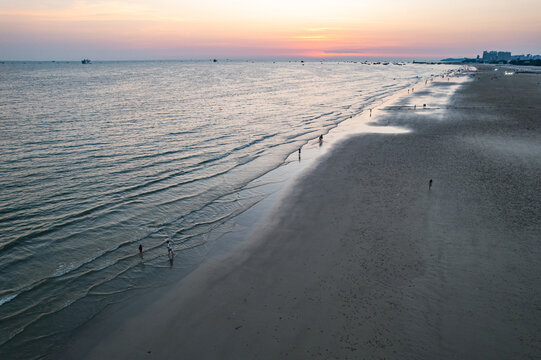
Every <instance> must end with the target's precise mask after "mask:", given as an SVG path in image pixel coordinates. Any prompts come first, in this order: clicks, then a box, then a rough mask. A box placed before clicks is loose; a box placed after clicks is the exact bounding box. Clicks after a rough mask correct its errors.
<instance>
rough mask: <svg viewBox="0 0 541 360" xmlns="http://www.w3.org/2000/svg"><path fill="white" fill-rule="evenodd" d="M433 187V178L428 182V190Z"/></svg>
mask: <svg viewBox="0 0 541 360" xmlns="http://www.w3.org/2000/svg"><path fill="white" fill-rule="evenodd" d="M431 188H432V179H430V181H429V182H428V190H430V189H431Z"/></svg>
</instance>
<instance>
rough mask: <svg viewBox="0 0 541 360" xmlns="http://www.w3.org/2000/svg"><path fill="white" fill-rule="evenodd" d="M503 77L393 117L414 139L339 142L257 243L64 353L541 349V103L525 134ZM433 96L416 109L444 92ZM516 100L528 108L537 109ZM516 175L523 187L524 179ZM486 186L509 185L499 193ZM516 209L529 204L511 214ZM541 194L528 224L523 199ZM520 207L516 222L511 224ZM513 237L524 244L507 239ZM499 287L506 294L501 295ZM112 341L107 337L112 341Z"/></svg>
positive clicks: (453, 353) (268, 354) (386, 117)
mask: <svg viewBox="0 0 541 360" xmlns="http://www.w3.org/2000/svg"><path fill="white" fill-rule="evenodd" d="M491 75H492V74H490V73H488V72H486V71H481V72H480V74H479V76H480V78H482V79H481V80H476V81H475V82H473V83H471V84H469V85H467V86H465V87H464V88H462V89H461V90H460V91H459V93H457V94H456V95H455V96H454V97H453V103H452V104H450V106H448V107H443V106H442V107H441V108H438V109H436V107H435V106H434V108H433V109H431V108H429V109H428V110H427V111H424V112H419V111H397V110H393V109H387V110H385V112H386V113H387V114H383V115H381V116H379V115H378V119H379V123H380V124H389V125H394V126H404V125H406V126H407V127H411V128H413V132H411V133H407V134H401V135H377V134H367V135H357V136H353V137H351V138H348V139H347V140H345V141H343V142H341V143H340V144H337V145H336V146H335V147H334V149H333V151H332V152H329V153H327V154H326V155H325V159H323V161H321V162H318V163H317V164H315V165H314V167H313V168H311V169H310V171H308V172H305V173H303V174H302V175H301V176H300V177H299V178H298V179H297V180H296V181H295V184H294V186H293V187H292V188H290V189H289V190H288V192H287V194H286V195H285V197H286V198H287V200H286V201H281V202H279V203H278V204H277V206H276V207H275V208H274V210H273V211H272V213H271V214H270V216H269V217H267V219H266V221H265V222H264V223H263V224H261V225H260V226H259V228H258V229H257V231H256V232H255V233H254V234H253V235H252V240H253V241H251V242H250V243H249V244H243V245H242V246H240V248H239V249H236V250H239V251H236V252H235V254H234V255H232V256H226V257H222V258H220V259H216V261H213V262H212V264H210V263H209V264H205V266H203V267H202V268H201V269H198V270H196V271H195V272H194V273H192V274H191V275H189V276H188V277H187V278H186V279H184V280H183V281H182V282H181V283H180V284H179V286H178V287H176V288H174V289H170V290H167V291H166V293H165V294H163V295H162V296H160V297H159V298H158V299H156V298H155V296H154V295H152V296H150V295H149V297H151V298H152V299H148V298H147V299H143V298H140V299H139V300H137V301H134V303H133V304H132V307H131V308H130V309H119V310H120V312H119V313H118V314H109V315H112V316H113V318H111V319H108V320H107V319H101V320H100V321H105V322H102V323H100V322H99V321H98V322H95V323H94V326H93V327H92V326H90V327H86V328H85V329H81V331H80V332H79V334H78V335H77V336H76V337H75V338H74V339H73V341H70V344H69V345H68V349H67V352H63V356H64V357H66V358H69V357H70V356H77V357H81V354H82V353H83V354H85V355H86V357H85V358H88V359H92V358H100V357H110V358H145V357H148V356H151V357H153V358H168V357H171V356H174V357H186V358H196V359H205V358H209V359H211V358H219V357H226V358H269V359H270V358H334V357H336V358H359V357H368V358H374V357H380V356H381V357H387V358H430V357H432V358H434V357H438V358H457V357H461V358H478V357H483V356H485V357H496V358H498V357H501V358H506V357H517V356H519V357H520V356H522V357H526V358H527V357H530V356H536V355H539V354H540V353H541V352H540V351H539V349H540V347H539V345H540V344H539V342H538V341H537V342H536V340H535V334H536V333H539V330H540V329H539V325H537V324H539V323H541V321H539V320H541V314H540V311H539V310H538V309H539V308H537V310H536V306H537V305H536V303H535V296H534V295H539V294H540V289H541V285H540V283H539V279H538V277H536V275H535V273H536V270H539V260H536V257H535V256H536V255H535V254H536V252H537V255H539V250H536V249H535V248H532V244H533V243H534V241H533V240H534V238H535V237H536V236H539V234H540V226H539V223H538V222H537V223H535V221H533V220H532V219H533V218H532V216H535V214H536V210H539V209H540V208H541V205H540V202H541V200H540V199H539V194H538V192H537V193H536V192H535V187H533V190H532V185H535V184H536V183H535V181H537V182H538V181H539V180H536V179H538V178H539V177H536V176H537V175H539V173H540V170H539V169H540V168H541V167H540V164H539V160H538V159H539V157H536V156H537V155H538V152H539V150H538V148H535V147H534V148H533V155H532V153H531V151H532V150H531V149H530V148H529V147H528V144H529V143H528V139H529V138H528V136H530V135H528V134H529V133H530V132H531V131H532V130H529V129H533V131H534V139H535V136H538V135H539V126H538V124H537V122H536V121H537V120H536V119H535V117H536V116H537V115H538V113H535V111H539V109H536V108H535V101H534V102H532V101H531V100H530V102H527V103H526V105H525V107H524V109H523V110H522V113H521V115H522V116H523V117H524V116H525V117H526V118H528V119H529V120H528V121H527V124H526V125H527V127H526V128H525V127H524V126H525V124H522V123H520V124H519V123H516V121H514V120H513V118H512V117H513V116H515V114H513V112H514V111H515V110H516V108H515V107H511V106H509V104H507V106H508V108H509V109H511V110H512V111H511V113H510V114H505V111H506V110H505V109H504V114H502V115H500V114H499V113H500V112H501V110H502V109H501V108H499V107H498V106H497V104H494V106H493V107H494V109H495V110H491V109H488V110H487V106H486V104H487V99H488V100H490V101H493V100H492V98H491V97H493V96H495V95H498V94H494V93H492V92H490V91H489V93H488V94H487V96H485V98H483V96H482V94H481V95H479V91H480V89H483V86H486V85H487V84H489V85H491V84H490V82H491V81H494V80H493V79H491V78H490V76H491ZM517 76H518V75H517ZM533 76H535V75H533ZM516 79H517V78H510V77H509V78H500V79H497V80H496V81H498V82H508V80H509V81H515V80H516ZM519 80H522V81H521V82H519V83H518V84H519V85H520V84H523V85H524V83H525V82H526V80H523V79H519ZM479 84H481V87H480V86H478V85H479ZM483 84H484V85H483ZM498 84H500V83H498ZM510 84H511V83H509V84H507V83H505V84H504V85H507V86H510ZM528 84H530V83H527V84H526V85H528ZM511 85H513V86H516V85H517V84H516V81H515V82H513V83H512V84H511ZM440 86H441V87H444V86H446V85H445V84H441V85H440ZM503 87H504V88H505V86H503ZM434 89H436V87H434ZM528 89H530V90H531V84H530V87H529V88H528ZM534 90H535V88H534ZM476 91H477V93H476ZM425 92H427V93H423V92H422V91H419V92H417V93H416V94H415V99H419V96H420V97H422V96H431V95H434V94H430V93H429V92H430V89H426V90H425ZM435 94H436V95H437V92H436V93H435ZM506 95H508V94H506ZM501 96H503V95H501ZM517 97H518V96H517ZM433 98H434V99H437V96H435V97H434V96H433ZM537 98H538V97H537ZM412 99H413V97H411V98H408V99H405V100H404V101H403V102H402V103H401V106H408V105H409V104H411V100H412ZM534 99H535V97H534ZM510 100H512V101H513V104H514V105H515V106H516V105H517V103H516V101H518V100H524V99H510ZM472 102H473V103H474V105H475V106H471V105H470V106H465V105H469V104H471V103H472ZM489 103H490V102H489ZM532 107H533V109H534V110H532ZM532 112H533V113H534V114H533V116H532ZM507 116H510V117H511V120H509V119H508V118H507ZM471 118H474V119H475V121H471V120H470V119H471ZM494 123H497V124H498V126H500V125H501V124H503V125H505V129H514V128H515V127H516V129H514V130H515V131H514V132H513V137H512V140H514V142H512V143H511V144H510V147H512V149H511V150H512V151H511V155H512V157H518V159H519V160H520V161H524V164H523V163H521V162H520V161H519V164H518V165H517V164H516V163H513V161H508V163H505V166H504V167H503V168H504V171H503V174H502V175H499V173H501V172H502V167H501V166H499V165H500V162H501V160H502V159H504V160H505V159H506V156H509V154H508V153H504V154H501V153H499V152H498V151H499V149H498V145H500V143H503V144H505V140H506V139H507V140H509V135H508V134H507V133H506V132H501V131H499V130H498V127H497V126H494ZM472 130H473V132H472ZM487 132H488V133H489V134H490V135H491V136H486V134H485V133H487ZM494 134H496V135H497V136H495V135H494ZM498 137H500V138H501V139H500V138H498ZM502 139H503V140H502ZM518 140H520V141H518ZM498 141H500V143H498ZM524 141H526V146H524V144H522V143H523V142H524ZM524 159H525V160H524ZM474 160H475V161H474ZM513 160H516V159H515V158H513ZM495 164H498V166H496V165H495ZM525 164H526V165H527V166H526V167H525ZM480 167H481V168H480ZM514 167H518V169H519V170H521V171H522V172H521V175H523V176H522V178H521V179H518V180H517V179H514V177H513V176H512V171H511V170H513V169H514ZM527 169H529V170H527ZM509 176H511V180H508V177H509ZM485 177H488V178H490V179H496V180H498V181H494V182H493V183H491V184H489V186H487V183H486V178H485ZM429 178H431V179H434V186H433V188H432V189H431V190H430V191H428V189H427V185H428V183H427V181H428V179H429ZM502 180H506V182H505V183H504V184H502ZM519 180H520V183H521V184H522V185H524V187H520V186H511V188H512V189H513V190H514V192H513V193H511V194H505V196H504V197H503V198H502V199H500V198H499V191H500V190H502V189H501V187H504V185H506V186H508V185H509V184H511V185H516V184H517V183H518V182H519ZM532 182H533V184H532ZM299 185H302V186H299ZM538 185H539V184H538ZM538 189H539V187H538ZM473 190H475V191H473ZM472 194H473V195H472ZM510 199H513V200H514V201H515V202H516V204H511V205H509V204H508V202H509V200H510ZM532 199H533V201H534V202H533V203H532V204H530V205H529V209H530V212H526V214H523V213H522V211H521V209H522V207H523V205H524V204H523V203H524V201H526V200H527V202H530V201H531V200H532ZM501 207H506V208H507V209H505V210H507V212H504V211H503V209H501ZM509 211H510V212H511V215H513V214H514V213H515V212H517V213H518V214H515V215H516V216H511V220H508V219H507V218H506V217H505V215H508V213H509ZM537 213H539V212H538V211H537ZM515 222H517V224H515ZM524 223H526V224H527V225H528V226H527V227H525V228H524V227H519V226H518V225H523V224H524ZM517 234H518V236H517ZM511 235H513V236H517V237H518V239H520V240H521V242H520V246H518V245H515V244H509V239H510V236H511ZM331 240H332V241H331ZM455 242H456V243H455ZM494 244H495V245H497V246H495V247H494ZM509 247H511V248H509ZM524 259H526V260H528V261H526V262H525V263H520V262H517V260H524ZM537 259H539V256H537ZM475 265H476V266H478V267H477V268H476V267H475ZM509 266H511V268H510V269H508V267H509ZM536 266H537V267H536ZM528 267H531V268H532V269H531V270H530V271H528ZM517 269H518V270H517ZM476 270H477V271H478V272H476ZM479 270H481V271H479ZM494 274H496V275H494ZM491 275H492V276H491ZM496 281H497V283H498V284H499V285H498V286H499V288H497V289H496V288H494V287H490V286H489V285H495V284H496ZM485 284H487V285H485ZM502 284H503V286H502ZM519 285H520V286H519ZM516 291H519V295H522V296H515V295H516V293H515V292H516ZM528 294H529V295H531V296H530V297H529V296H525V295H528ZM537 298H539V296H537ZM492 299H495V300H496V301H491V300H492ZM513 319H518V320H519V321H520V323H519V324H515V327H517V326H518V328H519V330H516V328H515V330H514V331H510V332H511V333H508V332H509V331H506V329H504V325H505V324H507V325H506V326H505V327H506V328H508V327H509V326H511V325H512V324H513V323H512V320H513ZM510 321H511V322H510ZM104 326H105V327H104ZM100 327H101V328H100ZM103 331H106V332H107V333H108V334H110V336H108V337H107V339H100V337H101V335H102V332H103ZM518 339H526V340H521V342H520V344H519V343H518V342H517V341H518ZM519 345H520V347H519ZM490 355H492V356H490Z"/></svg>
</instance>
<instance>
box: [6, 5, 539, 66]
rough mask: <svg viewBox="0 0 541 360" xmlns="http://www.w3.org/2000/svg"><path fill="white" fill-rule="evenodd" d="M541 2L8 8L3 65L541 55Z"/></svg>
mask: <svg viewBox="0 0 541 360" xmlns="http://www.w3.org/2000/svg"><path fill="white" fill-rule="evenodd" d="M539 14H541V0H513V1H503V0H494V1H486V0H453V1H439V0H412V1H401V0H365V1H363V0H334V1H331V0H263V1H258V0H251V1H249V0H229V1H226V0H223V1H221V0H191V1H186V0H152V1H148V0H113V1H102V0H94V1H90V0H39V1H38V0H0V60H50V59H52V60H78V59H80V58H82V57H89V58H91V59H96V60H100V59H101V60H118V59H208V58H308V57H317V58H335V57H357V56H358V57H362V56H365V57H402V58H435V59H437V58H442V57H448V56H475V55H477V54H480V53H481V52H482V51H483V50H507V51H511V52H512V53H514V54H518V53H535V54H538V53H541V16H540V15H539Z"/></svg>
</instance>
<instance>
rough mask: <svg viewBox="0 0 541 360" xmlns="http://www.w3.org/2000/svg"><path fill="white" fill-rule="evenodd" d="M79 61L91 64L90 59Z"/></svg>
mask: <svg viewBox="0 0 541 360" xmlns="http://www.w3.org/2000/svg"><path fill="white" fill-rule="evenodd" d="M81 63H82V64H92V61H90V59H83V60H81Z"/></svg>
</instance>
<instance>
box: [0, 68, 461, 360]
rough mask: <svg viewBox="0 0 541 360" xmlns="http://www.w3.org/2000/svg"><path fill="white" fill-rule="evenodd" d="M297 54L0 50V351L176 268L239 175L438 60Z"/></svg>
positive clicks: (244, 197) (237, 204) (46, 334)
mask: <svg viewBox="0 0 541 360" xmlns="http://www.w3.org/2000/svg"><path fill="white" fill-rule="evenodd" d="M304 64H305V66H300V64H299V63H287V62H284V63H272V62H256V63H244V62H222V63H207V62H105V63H93V64H91V65H87V66H81V65H80V64H79V63H26V64H24V63H6V64H4V65H3V66H2V68H1V69H0V98H1V99H2V102H1V103H0V134H1V135H0V136H1V138H0V140H1V141H0V151H1V153H2V157H1V158H0V169H1V175H0V186H1V188H2V192H0V231H1V234H2V236H1V238H0V255H1V256H0V268H1V269H2V271H1V272H0V284H1V287H0V321H1V322H0V350H1V351H2V352H3V353H7V354H9V357H10V358H28V357H31V356H35V355H36V354H37V355H39V354H40V353H43V351H45V350H44V349H45V348H46V346H47V344H48V343H49V342H50V337H55V336H61V335H62V332H68V331H70V330H71V329H73V328H75V327H76V326H77V325H79V324H80V323H82V322H84V321H86V320H87V319H89V318H90V317H92V316H93V315H94V314H95V313H96V312H98V311H99V310H100V309H101V308H103V306H105V305H106V304H107V303H109V302H111V301H117V300H118V297H120V298H121V297H122V296H124V293H125V292H126V291H127V290H129V289H134V288H140V287H147V286H157V285H159V284H161V282H162V281H166V280H162V279H165V278H164V276H162V275H158V274H159V273H160V272H161V271H163V269H164V268H171V269H173V270H174V271H179V272H182V271H184V272H185V271H189V269H190V268H191V267H193V266H196V264H197V263H198V262H200V261H202V259H204V258H205V257H206V256H207V254H208V253H209V251H211V244H210V242H209V239H210V238H211V235H209V234H211V233H212V232H213V231H217V229H220V230H219V232H220V231H227V230H226V227H227V226H226V225H224V224H225V223H226V222H227V220H228V219H230V218H231V217H233V216H235V215H237V214H239V213H241V212H242V211H244V210H245V209H247V208H249V207H250V206H252V205H253V204H256V203H257V202H258V201H260V200H261V199H262V198H264V197H265V196H266V195H265V193H264V191H263V190H262V188H261V187H257V186H253V187H251V186H247V184H249V183H250V181H252V180H253V179H256V178H258V177H259V176H261V175H262V174H264V173H266V172H268V171H270V170H272V169H274V168H276V167H278V166H279V165H281V164H283V162H284V160H285V159H286V158H287V157H288V156H289V154H291V153H294V152H295V151H296V150H297V149H299V147H301V146H302V145H303V144H305V143H306V142H308V141H313V140H314V139H317V138H318V136H320V135H321V134H326V133H327V132H328V131H329V129H331V128H333V127H335V126H336V125H337V124H338V123H340V122H342V121H344V120H346V119H349V118H352V117H353V118H355V116H356V115H358V114H360V113H361V112H362V111H363V110H365V109H367V108H368V107H369V106H370V104H373V103H374V102H376V101H381V99H384V98H386V97H388V96H390V95H391V94H393V93H395V92H397V91H399V90H403V89H406V88H409V87H411V85H412V84H414V83H416V82H418V81H420V80H421V79H425V78H426V79H427V78H430V77H431V75H436V74H439V73H441V72H442V71H446V70H447V69H449V68H451V67H446V66H427V65H424V66H421V65H412V64H410V65H405V66H378V65H364V64H354V63H340V64H337V63H319V62H317V63H316V62H314V63H309V62H307V63H304ZM377 130H378V131H389V130H391V129H389V128H381V127H378V128H377ZM392 130H395V129H392ZM320 144H323V140H322V141H321V142H320ZM298 160H299V161H301V153H300V151H299V154H298ZM221 227H224V228H223V229H222V228H221ZM218 238H219V237H218ZM167 240H171V241H172V242H173V244H174V250H175V251H176V253H177V257H178V259H177V261H174V259H173V258H170V259H168V258H167V252H166V251H164V248H165V243H166V241H167ZM216 241H218V240H216ZM140 245H141V246H142V248H143V249H144V251H139V250H138V247H139V246H140ZM113 299H114V300H113ZM52 324H54V326H52ZM37 338H39V339H42V340H37ZM30 341H31V344H32V346H28V344H29V342H30Z"/></svg>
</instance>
